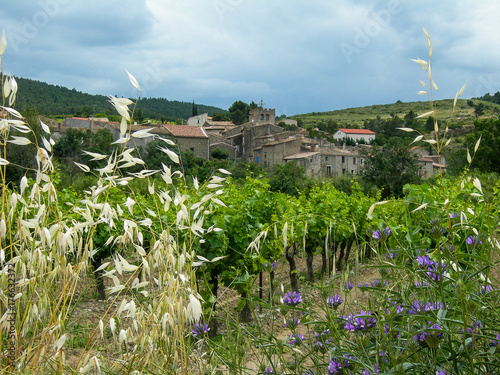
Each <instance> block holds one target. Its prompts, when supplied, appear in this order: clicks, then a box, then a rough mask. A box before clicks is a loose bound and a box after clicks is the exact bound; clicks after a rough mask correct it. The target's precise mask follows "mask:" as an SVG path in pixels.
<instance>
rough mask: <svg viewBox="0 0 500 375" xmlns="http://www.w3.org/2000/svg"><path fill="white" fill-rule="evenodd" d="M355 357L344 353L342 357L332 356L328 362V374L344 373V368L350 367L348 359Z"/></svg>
mask: <svg viewBox="0 0 500 375" xmlns="http://www.w3.org/2000/svg"><path fill="white" fill-rule="evenodd" d="M353 359H356V358H355V357H353V356H350V355H348V354H344V356H343V357H341V358H337V357H333V358H332V360H331V362H330V363H329V364H328V375H342V374H345V372H344V370H347V369H349V368H351V367H352V366H351V362H349V360H353Z"/></svg>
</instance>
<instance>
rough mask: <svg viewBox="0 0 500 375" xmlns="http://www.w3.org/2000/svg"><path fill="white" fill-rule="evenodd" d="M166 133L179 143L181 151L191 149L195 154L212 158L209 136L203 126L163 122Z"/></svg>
mask: <svg viewBox="0 0 500 375" xmlns="http://www.w3.org/2000/svg"><path fill="white" fill-rule="evenodd" d="M163 128H164V129H165V130H166V132H165V135H166V136H167V137H168V138H171V139H172V140H173V141H174V142H176V143H177V144H178V145H179V148H180V149H181V151H186V150H191V151H193V153H194V155H195V156H197V157H200V158H204V159H206V160H208V159H209V158H210V147H209V138H208V135H207V133H206V132H205V130H204V129H203V127H201V126H191V125H171V124H163Z"/></svg>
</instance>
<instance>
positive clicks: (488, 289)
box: [479, 284, 497, 294]
mask: <svg viewBox="0 0 500 375" xmlns="http://www.w3.org/2000/svg"><path fill="white" fill-rule="evenodd" d="M496 289H497V288H495V287H493V286H491V285H490V284H488V285H481V287H480V288H479V293H481V294H486V293H489V292H493V291H494V290H496Z"/></svg>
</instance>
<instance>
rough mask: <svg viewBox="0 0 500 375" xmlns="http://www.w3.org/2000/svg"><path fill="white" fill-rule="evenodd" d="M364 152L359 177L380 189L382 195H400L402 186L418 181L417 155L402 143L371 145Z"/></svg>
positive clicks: (418, 166)
mask: <svg viewBox="0 0 500 375" xmlns="http://www.w3.org/2000/svg"><path fill="white" fill-rule="evenodd" d="M362 152H364V154H365V156H366V158H365V164H364V168H363V171H362V173H361V178H362V180H363V181H364V182H365V183H366V184H373V185H375V186H377V187H378V188H380V189H382V197H383V198H386V197H390V196H394V197H400V196H402V194H403V186H404V185H405V184H407V183H410V184H411V183H418V182H419V181H420V178H419V176H418V175H417V172H418V171H419V170H420V165H419V163H418V158H417V155H415V154H413V153H411V152H410V150H409V147H408V146H407V145H405V144H404V143H402V142H401V143H396V144H387V145H384V146H382V147H373V149H372V150H370V151H369V153H368V152H367V151H362Z"/></svg>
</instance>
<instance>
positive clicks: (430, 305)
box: [407, 300, 446, 315]
mask: <svg viewBox="0 0 500 375" xmlns="http://www.w3.org/2000/svg"><path fill="white" fill-rule="evenodd" d="M444 308H446V306H445V305H444V304H443V303H441V302H425V303H424V302H419V301H417V300H415V301H413V302H412V303H411V305H410V309H409V310H407V313H408V314H412V315H417V314H420V313H425V312H429V311H435V310H441V309H444Z"/></svg>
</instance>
